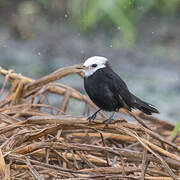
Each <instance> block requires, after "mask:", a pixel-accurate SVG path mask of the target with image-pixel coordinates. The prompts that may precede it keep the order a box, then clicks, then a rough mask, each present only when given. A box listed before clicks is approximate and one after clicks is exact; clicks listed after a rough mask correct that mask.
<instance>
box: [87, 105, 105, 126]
mask: <svg viewBox="0 0 180 180" xmlns="http://www.w3.org/2000/svg"><path fill="white" fill-rule="evenodd" d="M101 110H102V109H101V108H100V109H98V110H97V111H96V112H95V113H94V114H92V115H91V116H89V117H88V122H89V123H90V122H91V120H94V119H95V118H96V115H97V113H98V112H99V111H101Z"/></svg>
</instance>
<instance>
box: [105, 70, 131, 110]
mask: <svg viewBox="0 0 180 180" xmlns="http://www.w3.org/2000/svg"><path fill="white" fill-rule="evenodd" d="M105 76H106V77H107V78H108V81H109V82H108V84H109V88H110V90H111V92H112V93H113V94H114V96H115V98H116V99H118V101H119V103H120V104H123V107H124V108H126V109H128V110H131V108H130V107H131V103H132V96H131V93H130V91H129V90H128V87H127V85H126V83H125V82H124V81H123V80H122V79H121V78H120V77H119V76H118V75H117V74H116V73H115V72H113V71H112V70H111V71H108V72H107V71H106V73H105Z"/></svg>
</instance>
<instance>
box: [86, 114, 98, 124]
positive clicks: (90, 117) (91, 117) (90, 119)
mask: <svg viewBox="0 0 180 180" xmlns="http://www.w3.org/2000/svg"><path fill="white" fill-rule="evenodd" d="M95 119H96V114H93V115H91V116H89V117H88V122H89V123H90V122H91V121H92V120H95Z"/></svg>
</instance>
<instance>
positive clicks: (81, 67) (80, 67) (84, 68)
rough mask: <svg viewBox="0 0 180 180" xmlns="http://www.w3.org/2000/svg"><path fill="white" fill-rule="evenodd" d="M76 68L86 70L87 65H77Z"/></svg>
mask: <svg viewBox="0 0 180 180" xmlns="http://www.w3.org/2000/svg"><path fill="white" fill-rule="evenodd" d="M76 69H82V70H87V69H88V68H87V67H85V66H79V67H76Z"/></svg>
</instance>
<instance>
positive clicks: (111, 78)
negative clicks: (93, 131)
mask: <svg viewBox="0 0 180 180" xmlns="http://www.w3.org/2000/svg"><path fill="white" fill-rule="evenodd" d="M93 65H94V64H93ZM94 66H95V65H94ZM84 88H85V90H86V92H87V94H88V96H89V97H90V99H91V100H92V101H93V102H94V103H95V104H96V105H97V106H98V107H99V108H100V109H99V111H100V110H105V111H115V112H116V111H118V110H119V109H120V108H125V109H128V110H129V111H131V109H132V108H135V109H139V110H141V111H142V112H144V113H145V114H148V115H151V114H152V113H158V110H157V109H156V108H155V107H154V106H153V105H151V104H149V103H146V102H144V101H142V100H141V99H139V98H138V97H136V96H135V95H133V94H132V93H131V92H130V91H129V89H128V87H127V85H126V83H125V82H124V81H123V80H122V79H121V78H120V77H119V75H117V74H116V73H115V72H114V71H113V70H112V69H111V67H110V66H109V65H108V63H107V62H106V63H105V67H103V68H100V69H97V70H96V71H95V72H93V73H92V75H90V76H87V77H85V78H84ZM99 111H97V112H99ZM97 112H96V113H94V114H93V115H92V116H90V117H89V121H91V119H95V117H96V114H97ZM112 117H113V116H112ZM112 117H110V118H109V119H108V120H107V121H106V122H109V121H110V120H111V119H112Z"/></svg>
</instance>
